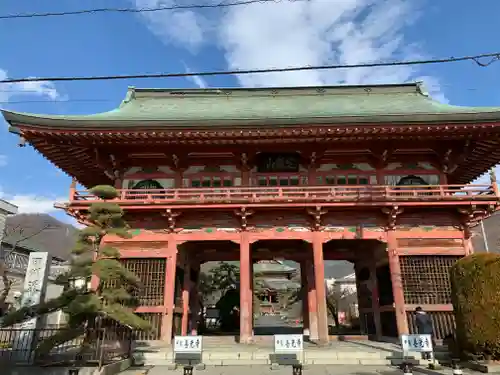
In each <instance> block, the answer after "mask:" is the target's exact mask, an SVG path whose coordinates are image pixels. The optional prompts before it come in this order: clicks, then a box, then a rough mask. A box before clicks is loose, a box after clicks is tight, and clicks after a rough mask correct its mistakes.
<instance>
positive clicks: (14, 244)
mask: <svg viewBox="0 0 500 375" xmlns="http://www.w3.org/2000/svg"><path fill="white" fill-rule="evenodd" d="M51 228H53V226H51V225H49V224H45V225H44V226H43V227H42V228H40V229H39V230H36V231H34V232H33V233H30V234H27V235H25V232H26V228H23V227H22V225H21V224H18V225H16V226H13V227H12V228H6V229H5V230H4V236H3V238H4V239H7V240H9V242H7V243H8V245H9V249H5V248H3V249H2V251H1V252H0V255H1V256H0V278H1V279H2V284H3V289H2V291H1V292H0V311H5V310H6V307H7V304H6V302H5V301H6V300H7V297H8V296H9V293H10V291H11V290H12V286H13V285H14V283H15V281H14V280H13V279H11V278H9V265H8V263H7V259H8V258H9V255H10V254H11V253H12V252H14V251H15V250H16V249H17V248H18V247H19V246H20V245H21V244H22V242H24V241H26V240H29V239H31V238H33V237H36V236H37V235H39V234H40V233H42V232H43V231H45V230H47V229H51ZM16 237H17V239H15V240H14V241H12V239H13V238H16ZM0 238H1V237H0ZM1 245H2V244H0V246H1Z"/></svg>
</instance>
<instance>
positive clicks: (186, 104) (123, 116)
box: [3, 83, 500, 131]
mask: <svg viewBox="0 0 500 375" xmlns="http://www.w3.org/2000/svg"><path fill="white" fill-rule="evenodd" d="M3 115H4V117H5V119H6V120H7V121H8V122H9V123H10V124H11V125H12V126H13V127H14V129H12V131H15V125H16V124H32V125H37V126H47V127H55V128H65V127H70V128H72V127H78V128H86V127H87V128H95V127H110V126H112V127H129V126H130V127H134V128H136V129H138V128H148V127H149V128H151V127H154V128H158V126H160V127H163V126H169V127H197V128H200V127H203V126H205V125H210V126H213V125H216V126H234V125H236V124H238V125H243V126H244V125H247V126H255V125H281V126H286V125H295V124H301V123H304V122H307V123H308V124H312V123H317V124H320V123H358V122H359V123H367V122H385V121H391V122H398V121H404V122H406V123H408V122H434V121H444V120H446V121H495V120H499V119H500V107H458V106H452V105H447V104H441V103H439V102H437V101H434V100H433V99H431V98H430V97H429V96H428V95H427V94H426V92H425V91H424V89H423V87H422V85H421V84H419V83H411V84H402V85H373V86H325V87H291V88H256V89H254V88H252V89H250V88H233V89H136V88H130V89H129V91H128V94H127V97H126V99H125V100H124V101H123V102H122V104H121V105H120V106H119V107H118V108H117V109H115V110H112V111H110V112H105V113H99V114H92V115H76V116H54V115H35V114H27V113H17V112H11V111H3Z"/></svg>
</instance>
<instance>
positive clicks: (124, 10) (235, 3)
mask: <svg viewBox="0 0 500 375" xmlns="http://www.w3.org/2000/svg"><path fill="white" fill-rule="evenodd" d="M285 1H288V2H290V3H292V2H303V1H311V0H244V1H233V2H228V3H226V2H221V3H218V4H192V5H171V6H161V7H154V8H93V9H81V10H74V11H67V12H45V13H21V14H8V15H4V16H0V19H4V20H5V19H16V18H36V17H58V16H71V15H73V16H74V15H83V14H95V13H149V12H160V11H163V10H186V9H215V8H230V7H236V6H242V5H251V4H258V3H261V4H263V3H281V2H285Z"/></svg>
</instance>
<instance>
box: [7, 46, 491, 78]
mask: <svg viewBox="0 0 500 375" xmlns="http://www.w3.org/2000/svg"><path fill="white" fill-rule="evenodd" d="M481 59H488V61H485V62H482V61H481ZM498 60H500V52H495V53H484V54H481V55H475V56H461V57H449V58H442V59H433V60H405V61H394V62H380V63H364V64H346V65H316V66H298V67H290V68H267V69H247V70H226V71H224V70H220V71H209V72H197V73H194V72H184V73H157V74H128V75H111V76H73V77H40V78H37V77H28V78H11V79H4V80H1V81H0V83H21V82H40V81H52V82H62V81H109V80H118V79H144V78H182V77H194V76H199V77H207V76H228V75H238V74H262V73H284V72H298V71H307V70H334V69H354V68H378V67H389V66H403V65H429V64H443V63H452V62H460V61H473V62H475V63H476V64H477V65H478V66H481V67H487V66H489V65H491V64H493V63H494V62H496V61H498Z"/></svg>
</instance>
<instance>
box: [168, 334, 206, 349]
mask: <svg viewBox="0 0 500 375" xmlns="http://www.w3.org/2000/svg"><path fill="white" fill-rule="evenodd" d="M202 344H203V341H202V337H201V336H175V337H174V352H175V353H201V351H202V346H203V345H202Z"/></svg>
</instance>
